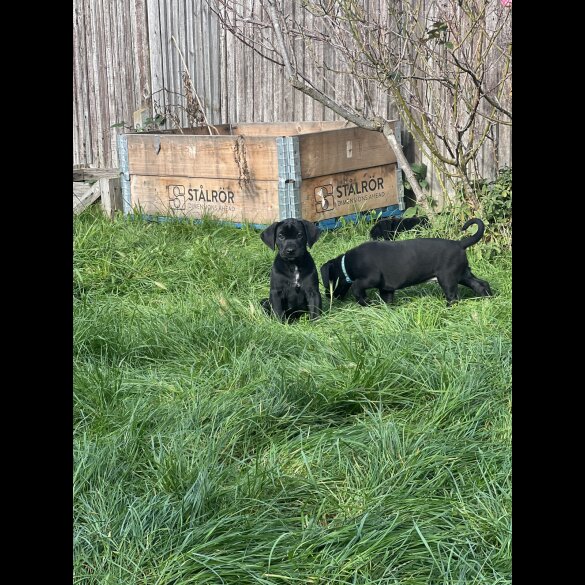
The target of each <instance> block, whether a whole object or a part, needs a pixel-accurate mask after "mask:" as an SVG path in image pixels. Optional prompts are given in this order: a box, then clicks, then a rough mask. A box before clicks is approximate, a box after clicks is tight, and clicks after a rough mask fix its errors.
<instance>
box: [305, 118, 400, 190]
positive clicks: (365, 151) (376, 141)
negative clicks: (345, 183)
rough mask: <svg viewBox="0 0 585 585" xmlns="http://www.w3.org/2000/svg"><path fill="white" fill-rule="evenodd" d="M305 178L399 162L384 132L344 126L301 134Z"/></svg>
mask: <svg viewBox="0 0 585 585" xmlns="http://www.w3.org/2000/svg"><path fill="white" fill-rule="evenodd" d="M298 140H299V154H300V162H301V177H302V178H303V179H307V178H313V177H322V176H325V175H331V174H335V173H343V172H346V171H355V170H357V169H364V168H369V167H374V166H380V165H386V164H391V163H395V162H396V155H395V154H394V152H393V151H392V149H391V148H390V146H389V144H388V141H387V140H386V138H384V135H383V134H382V133H381V132H374V131H372V130H364V129H363V128H344V129H340V130H331V131H329V132H316V133H312V134H304V135H301V136H299V137H298Z"/></svg>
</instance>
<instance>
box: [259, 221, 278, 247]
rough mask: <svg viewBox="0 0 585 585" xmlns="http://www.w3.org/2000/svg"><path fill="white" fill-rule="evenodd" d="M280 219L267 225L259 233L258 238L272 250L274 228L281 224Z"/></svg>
mask: <svg viewBox="0 0 585 585" xmlns="http://www.w3.org/2000/svg"><path fill="white" fill-rule="evenodd" d="M281 223H282V222H280V221H275V222H274V223H273V224H272V225H269V226H268V227H267V228H266V229H265V230H264V231H263V232H262V233H261V234H260V239H261V240H262V241H263V242H264V243H265V244H266V245H267V246H268V247H269V248H270V249H271V250H274V246H275V239H276V228H277V227H278V226H279V225H280V224H281Z"/></svg>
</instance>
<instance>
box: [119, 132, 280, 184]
mask: <svg viewBox="0 0 585 585" xmlns="http://www.w3.org/2000/svg"><path fill="white" fill-rule="evenodd" d="M127 140H128V170H129V173H130V174H131V175H141V176H156V177H202V178H209V179H217V178H223V179H236V180H241V181H247V180H253V181H272V180H278V159H277V151H276V140H275V139H274V137H260V136H253V137H244V136H196V135H169V134H128V135H127Z"/></svg>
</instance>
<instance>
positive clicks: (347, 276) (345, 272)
mask: <svg viewBox="0 0 585 585" xmlns="http://www.w3.org/2000/svg"><path fill="white" fill-rule="evenodd" d="M341 270H343V275H344V276H345V282H352V280H351V278H350V277H349V275H348V274H347V270H346V269H345V254H344V255H343V257H342V258H341Z"/></svg>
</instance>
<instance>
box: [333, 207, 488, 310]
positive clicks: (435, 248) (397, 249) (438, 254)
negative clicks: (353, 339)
mask: <svg viewBox="0 0 585 585" xmlns="http://www.w3.org/2000/svg"><path fill="white" fill-rule="evenodd" d="M473 224H475V225H477V228H478V229H477V231H476V233H475V234H473V235H472V236H469V237H467V238H463V239H462V240H459V241H456V240H445V239H442V238H415V239H412V240H404V241H401V242H387V241H384V242H376V241H374V242H366V243H364V244H361V245H359V246H357V247H356V248H352V249H351V250H348V251H347V252H346V253H345V254H342V255H341V256H338V257H337V258H334V259H333V260H329V261H328V262H326V263H325V264H323V266H321V277H322V279H323V285H324V286H325V291H326V293H328V294H329V286H330V283H332V284H333V288H334V290H333V296H334V297H335V298H343V297H344V296H345V295H346V294H347V291H348V290H349V288H350V287H351V286H352V284H353V293H354V295H355V298H356V300H357V302H358V303H359V304H360V305H367V304H368V300H367V299H366V290H367V289H370V288H377V289H378V290H379V292H380V297H381V298H382V300H384V301H385V302H386V303H391V302H392V300H393V299H394V291H395V290H397V289H400V288H405V287H407V286H411V285H413V284H419V283H422V282H426V281H428V280H430V279H432V278H436V279H437V280H438V281H439V284H440V285H441V288H442V289H443V292H444V293H445V297H446V298H447V304H449V305H450V304H452V303H453V302H455V301H456V300H457V299H458V298H459V293H458V289H457V285H459V284H462V285H464V286H467V287H469V288H470V289H472V290H473V291H474V292H475V293H476V294H478V295H480V296H482V297H483V296H488V295H491V294H492V291H491V289H490V285H489V284H488V283H487V282H486V281H485V280H481V279H479V278H477V277H476V276H474V275H473V274H472V272H471V269H470V268H469V263H468V261H467V255H466V253H465V248H468V247H469V246H472V245H473V244H475V243H477V242H478V241H479V240H480V238H481V237H482V236H483V232H484V229H485V226H484V224H483V222H482V221H481V220H480V219H470V220H469V221H468V222H466V223H465V225H464V226H463V227H462V228H461V231H464V230H466V229H467V228H468V227H469V226H471V225H473Z"/></svg>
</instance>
